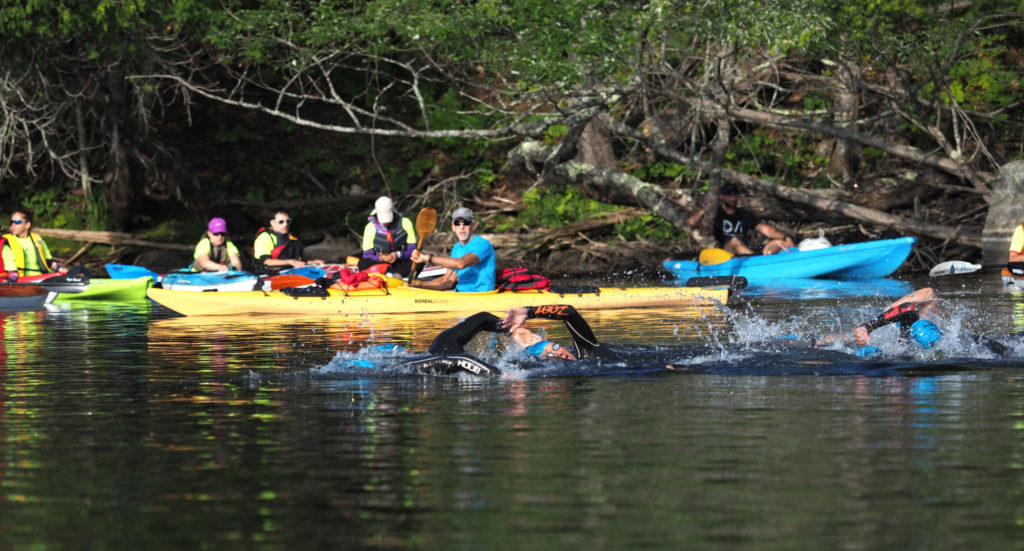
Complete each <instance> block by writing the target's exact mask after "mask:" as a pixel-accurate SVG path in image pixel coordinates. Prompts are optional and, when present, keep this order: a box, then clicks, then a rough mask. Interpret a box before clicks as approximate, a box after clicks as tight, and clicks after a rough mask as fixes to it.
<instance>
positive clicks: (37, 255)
mask: <svg viewBox="0 0 1024 551" xmlns="http://www.w3.org/2000/svg"><path fill="white" fill-rule="evenodd" d="M3 240H4V243H3V245H2V246H3V251H2V253H0V254H2V255H3V265H4V269H5V270H7V277H8V279H10V280H12V281H14V280H17V279H18V277H20V276H34V275H39V274H49V273H53V272H58V271H60V270H61V266H60V264H58V263H57V261H56V260H54V259H53V257H52V255H50V249H49V248H48V247H47V246H46V241H43V238H42V237H40V236H38V235H36V234H34V233H32V211H30V210H28V209H21V210H18V211H15V212H14V214H13V215H11V225H10V232H9V233H5V234H4V235H3Z"/></svg>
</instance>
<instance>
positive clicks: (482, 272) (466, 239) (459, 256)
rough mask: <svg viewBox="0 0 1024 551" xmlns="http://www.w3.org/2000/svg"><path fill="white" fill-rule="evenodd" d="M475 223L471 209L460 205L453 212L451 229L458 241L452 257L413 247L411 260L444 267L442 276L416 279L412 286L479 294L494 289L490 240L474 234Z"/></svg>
mask: <svg viewBox="0 0 1024 551" xmlns="http://www.w3.org/2000/svg"><path fill="white" fill-rule="evenodd" d="M477 227H478V224H477V221H476V216H474V214H473V211H472V210H470V209H468V208H466V207H460V208H457V209H455V212H454V213H452V231H453V232H455V237H456V239H458V241H459V242H458V243H456V244H455V246H454V247H452V255H451V256H441V255H437V254H431V253H425V252H422V251H417V250H413V252H412V261H413V262H415V263H417V264H428V263H429V264H433V265H435V266H441V267H442V268H447V270H445V273H444V275H442V276H441V277H438V278H436V279H433V280H431V281H423V282H420V281H415V282H413V283H412V284H411V285H412V286H413V287H422V288H424V289H436V290H440V291H447V290H449V289H455V290H456V291H458V292H460V293H479V292H484V291H493V290H494V281H495V258H494V247H493V246H492V245H491V242H490V241H488V240H486V239H484V238H483V237H480V236H479V235H477V234H476V230H477Z"/></svg>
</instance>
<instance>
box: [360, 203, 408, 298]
mask: <svg viewBox="0 0 1024 551" xmlns="http://www.w3.org/2000/svg"><path fill="white" fill-rule="evenodd" d="M368 220H369V221H368V222H367V224H366V227H365V228H363V257H362V258H360V259H359V269H360V270H365V269H367V268H369V267H371V266H375V265H377V264H388V265H389V266H388V270H387V271H388V272H391V273H393V274H397V275H400V276H402V277H403V278H404V277H408V276H409V271H410V270H411V269H412V252H413V251H414V250H416V228H415V227H414V226H413V224H412V221H410V220H409V219H408V218H406V217H405V216H402V213H400V212H397V211H395V205H394V203H393V202H392V201H391V198H390V197H380V198H378V199H377V201H376V202H375V203H374V204H373V210H372V211H370V218H369V219H368Z"/></svg>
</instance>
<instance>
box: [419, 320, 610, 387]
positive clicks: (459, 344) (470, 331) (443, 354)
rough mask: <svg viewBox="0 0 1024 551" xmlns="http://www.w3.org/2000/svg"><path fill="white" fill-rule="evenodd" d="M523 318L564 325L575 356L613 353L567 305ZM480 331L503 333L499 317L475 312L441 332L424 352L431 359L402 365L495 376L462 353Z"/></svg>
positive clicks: (489, 367) (489, 368)
mask: <svg viewBox="0 0 1024 551" xmlns="http://www.w3.org/2000/svg"><path fill="white" fill-rule="evenodd" d="M526 318H527V319H531V318H546V319H554V320H561V321H563V322H565V326H566V328H567V329H568V330H569V334H570V335H572V344H573V347H575V349H576V357H577V358H582V357H585V356H597V357H601V358H612V357H614V354H613V353H611V352H610V351H609V350H608V349H607V348H605V347H603V346H601V345H600V344H599V343H598V342H597V337H595V336H594V332H593V331H592V330H591V329H590V325H588V324H587V322H586V320H584V319H583V316H581V315H580V314H579V312H577V311H576V309H575V308H573V307H572V306H569V305H567V304H559V305H548V306H531V307H529V308H527V309H526ZM481 331H488V332H491V333H507V332H506V331H505V330H504V329H503V328H502V327H501V318H499V317H498V316H495V315H494V314H491V313H489V312H479V313H476V314H473V315H472V316H470V317H468V318H466V319H465V320H463V321H462V322H461V323H459V324H458V325H456V326H454V327H450V328H448V329H445V330H444V331H442V332H441V333H440V334H439V335H438V336H437V337H435V338H434V342H433V343H432V344H431V345H430V348H429V349H427V352H428V353H430V354H431V356H429V357H427V358H421V359H418V360H412V361H410V362H406V363H405V365H406V366H409V367H412V368H413V369H415V370H417V371H420V372H422V373H430V374H443V375H450V374H452V373H456V372H459V371H465V372H467V373H471V374H473V375H487V376H498V375H500V374H501V370H499V369H498V368H496V367H494V366H492V365H490V364H488V363H487V362H484V361H483V360H481V359H479V358H476V357H474V356H471V355H469V354H467V353H466V348H465V346H466V344H468V343H469V341H471V340H472V339H473V337H475V336H476V335H477V334H479V333H480V332H481Z"/></svg>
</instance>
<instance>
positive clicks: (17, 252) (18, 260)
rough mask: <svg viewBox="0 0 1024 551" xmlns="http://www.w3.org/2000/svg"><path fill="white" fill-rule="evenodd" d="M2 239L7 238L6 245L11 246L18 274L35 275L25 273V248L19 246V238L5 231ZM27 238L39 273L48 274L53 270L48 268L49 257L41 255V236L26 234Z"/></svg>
mask: <svg viewBox="0 0 1024 551" xmlns="http://www.w3.org/2000/svg"><path fill="white" fill-rule="evenodd" d="M3 237H4V239H6V240H7V246H9V247H10V248H11V252H12V253H14V263H15V264H16V265H17V267H18V275H22V276H24V275H36V274H26V273H25V265H26V264H25V248H24V247H22V246H21V240H19V239H18V237H17V236H15V235H14V234H13V233H5V234H4V236H3ZM28 237H29V239H31V240H32V245H33V247H32V248H33V249H35V250H34V251H32V253H33V254H35V256H36V262H38V263H39V273H41V274H48V273H50V272H52V271H53V270H51V269H50V262H51V261H52V260H53V259H51V258H44V257H43V241H42V238H41V237H39V236H38V235H36V234H34V233H30V234H28Z"/></svg>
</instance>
